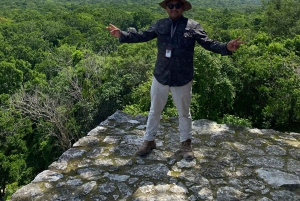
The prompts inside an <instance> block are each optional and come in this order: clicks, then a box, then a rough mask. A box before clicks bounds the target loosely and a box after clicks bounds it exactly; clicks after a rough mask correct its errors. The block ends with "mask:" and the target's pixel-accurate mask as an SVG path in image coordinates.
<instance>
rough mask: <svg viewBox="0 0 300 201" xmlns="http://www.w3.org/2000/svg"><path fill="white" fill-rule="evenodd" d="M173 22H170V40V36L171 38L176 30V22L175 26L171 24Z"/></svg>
mask: <svg viewBox="0 0 300 201" xmlns="http://www.w3.org/2000/svg"><path fill="white" fill-rule="evenodd" d="M173 23H174V22H172V25H171V41H172V38H173V36H174V34H175V31H176V28H177V24H178V23H176V25H175V27H174V26H173Z"/></svg>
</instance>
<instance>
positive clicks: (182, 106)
mask: <svg viewBox="0 0 300 201" xmlns="http://www.w3.org/2000/svg"><path fill="white" fill-rule="evenodd" d="M169 92H171V94H172V98H173V101H174V103H175V106H176V108H177V112H178V117H179V131H180V142H183V141H186V140H187V139H192V136H191V127H192V118H191V113H190V105H191V97H192V81H191V82H189V83H188V84H186V85H184V86H180V87H170V86H168V85H162V84H160V83H159V82H158V81H157V80H156V79H155V78H154V77H153V81H152V85H151V107H150V111H149V115H148V122H147V128H146V132H145V135H144V140H148V141H153V140H154V139H155V137H156V133H157V131H158V126H159V122H160V115H161V112H162V111H163V109H164V107H165V105H166V103H167V100H168V95H169Z"/></svg>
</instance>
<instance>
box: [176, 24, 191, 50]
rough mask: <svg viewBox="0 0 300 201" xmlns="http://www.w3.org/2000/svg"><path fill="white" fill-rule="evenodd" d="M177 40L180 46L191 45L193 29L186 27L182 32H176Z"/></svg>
mask: <svg viewBox="0 0 300 201" xmlns="http://www.w3.org/2000/svg"><path fill="white" fill-rule="evenodd" d="M177 42H178V46H179V47H180V48H185V47H193V46H194V44H195V40H194V33H193V31H192V30H191V29H188V28H186V29H185V30H184V31H182V32H177Z"/></svg>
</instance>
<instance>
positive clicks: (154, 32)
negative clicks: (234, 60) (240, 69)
mask: <svg viewBox="0 0 300 201" xmlns="http://www.w3.org/2000/svg"><path fill="white" fill-rule="evenodd" d="M174 23H176V24H174ZM171 26H173V30H174V28H175V27H176V29H175V33H174V35H173V37H171V30H172V28H171ZM154 38H157V48H158V53H157V60H156V64H155V68H154V76H155V78H156V79H157V81H158V82H159V83H161V84H163V85H169V86H183V85H185V84H187V83H189V82H190V81H191V80H192V79H193V76H194V65H193V57H194V47H195V44H196V41H197V42H198V43H199V44H200V45H201V46H202V47H203V48H205V49H206V50H209V51H212V52H215V53H219V54H221V55H231V54H232V52H231V51H228V50H227V48H226V43H220V42H218V41H215V40H211V39H209V38H208V36H207V33H206V32H205V31H204V30H203V28H202V27H201V26H200V24H199V23H198V22H196V21H194V20H192V19H188V18H185V17H181V18H180V19H178V20H176V22H174V21H173V20H171V19H170V18H164V19H161V20H158V21H157V22H156V23H154V24H153V25H152V26H151V27H150V28H148V30H146V31H142V32H139V33H137V32H125V31H122V32H121V37H120V42H121V43H138V42H146V41H149V40H152V39H154ZM170 47H171V49H172V57H171V58H167V57H165V54H166V49H167V48H170Z"/></svg>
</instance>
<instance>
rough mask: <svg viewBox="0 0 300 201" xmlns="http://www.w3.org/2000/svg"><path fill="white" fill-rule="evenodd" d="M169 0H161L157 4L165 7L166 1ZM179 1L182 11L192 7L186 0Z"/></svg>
mask: <svg viewBox="0 0 300 201" xmlns="http://www.w3.org/2000/svg"><path fill="white" fill-rule="evenodd" d="M168 1H170V0H164V1H162V2H160V3H159V5H160V6H161V7H162V8H164V9H167V2H168ZM181 2H182V3H183V11H187V10H190V9H191V8H192V5H191V3H190V2H188V1H186V0H181Z"/></svg>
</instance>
